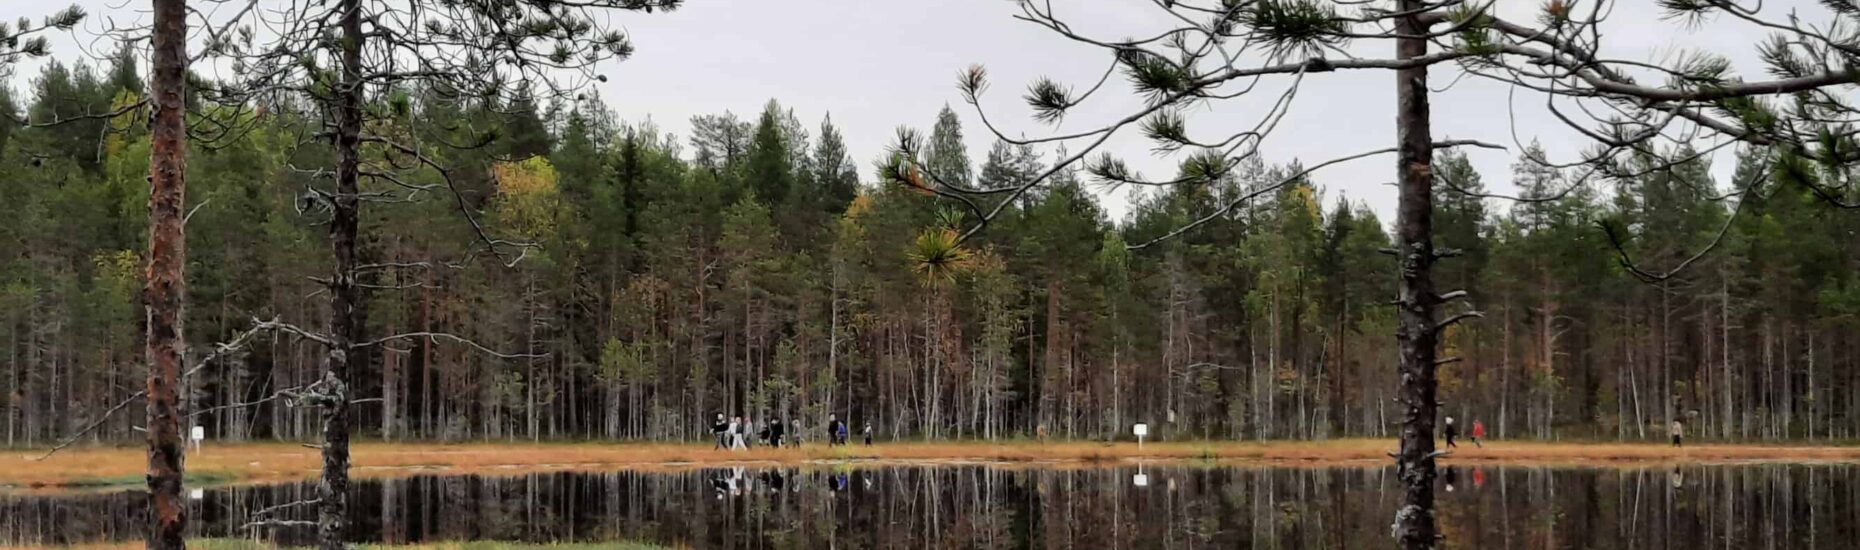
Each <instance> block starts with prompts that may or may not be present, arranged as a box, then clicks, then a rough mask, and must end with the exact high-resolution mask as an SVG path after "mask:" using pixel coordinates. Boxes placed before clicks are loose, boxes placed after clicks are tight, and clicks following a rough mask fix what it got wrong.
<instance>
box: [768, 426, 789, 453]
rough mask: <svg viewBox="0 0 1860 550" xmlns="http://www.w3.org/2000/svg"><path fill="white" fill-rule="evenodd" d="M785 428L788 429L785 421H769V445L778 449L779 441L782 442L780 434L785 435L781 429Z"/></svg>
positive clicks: (779, 446)
mask: <svg viewBox="0 0 1860 550" xmlns="http://www.w3.org/2000/svg"><path fill="white" fill-rule="evenodd" d="M786 429H788V423H787V422H782V421H780V420H776V421H774V422H770V423H769V446H771V447H774V448H777V449H780V448H781V443H782V436H784V435H786V434H783V433H782V431H783V430H786Z"/></svg>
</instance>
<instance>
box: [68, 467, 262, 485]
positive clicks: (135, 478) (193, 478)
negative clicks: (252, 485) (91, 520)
mask: <svg viewBox="0 0 1860 550" xmlns="http://www.w3.org/2000/svg"><path fill="white" fill-rule="evenodd" d="M238 479H239V476H238V475H236V474H233V473H232V472H223V471H218V470H199V471H189V472H187V478H186V480H185V481H184V483H186V484H188V485H196V486H198V485H218V484H223V483H231V482H233V481H238ZM147 484H148V476H147V474H136V475H123V476H99V477H81V478H77V479H73V480H71V481H66V482H64V483H57V484H55V485H57V486H60V487H71V488H74V489H96V488H105V487H140V486H143V485H147Z"/></svg>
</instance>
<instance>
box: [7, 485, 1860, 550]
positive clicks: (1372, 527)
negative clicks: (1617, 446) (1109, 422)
mask: <svg viewBox="0 0 1860 550" xmlns="http://www.w3.org/2000/svg"><path fill="white" fill-rule="evenodd" d="M1440 483H1441V487H1440V491H1439V499H1440V509H1439V513H1440V517H1441V521H1442V524H1443V527H1444V530H1445V532H1446V534H1447V540H1446V546H1447V547H1448V548H1505V549H1513V548H1516V549H1553V548H1555V549H1562V548H1597V549H1600V548H1649V549H1670V548H1684V549H1688V550H1702V549H1708V548H1804V549H1823V548H1830V549H1831V548H1842V549H1847V548H1853V547H1854V546H1853V545H1854V541H1855V540H1860V465H1854V464H1755V465H1727V466H1681V467H1656V468H1632V469H1614V468H1540V467H1476V466H1456V467H1452V468H1449V469H1448V470H1447V471H1446V472H1444V473H1443V475H1442V476H1441V479H1440ZM1395 488H1396V480H1395V478H1394V475H1393V470H1391V469H1381V468H1363V467H1359V468H1255V467H1206V466H1191V465H1182V464H1172V465H1165V466H1148V467H1142V468H1141V469H1139V468H1138V467H1134V466H1118V467H1098V468H1057V469H1030V468H998V467H989V466H972V465H971V466H914V467H885V468H843V467H842V468H829V467H806V468H776V469H755V468H749V469H742V468H716V469H701V470H691V471H683V472H671V473H648V472H549V473H534V474H526V475H515V476H508V477H485V476H415V477H409V478H401V479H392V480H370V481H361V482H358V483H356V484H355V485H354V487H353V490H354V493H353V495H352V496H351V502H352V503H354V507H353V509H352V514H353V516H352V523H351V527H350V528H351V530H352V533H351V535H352V536H351V539H352V540H355V541H370V542H392V543H404V542H421V541H433V540H487V539H496V540H521V541H535V542H544V541H604V540H635V541H648V542H659V543H667V544H677V545H686V546H689V547H691V548H697V549H738V548H744V549H750V548H753V549H777V550H779V549H790V548H793V549H802V548H885V549H900V550H907V549H920V548H985V549H986V548H1000V549H1009V548H1044V549H1074V548H1078V549H1083V548H1112V549H1124V548H1128V549H1196V548H1268V549H1278V548H1286V549H1292V548H1381V547H1389V546H1390V544H1391V543H1390V542H1389V538H1388V537H1389V522H1390V518H1391V517H1392V515H1393V512H1394V509H1395V506H1396V505H1397V503H1398V501H1399V499H1400V497H1399V495H1398V493H1397V492H1396V491H1395ZM313 494H314V488H313V486H311V485H309V484H296V485H271V486H255V487H232V488H222V489H211V490H207V491H204V492H203V493H201V494H200V495H199V498H198V500H196V501H195V502H194V503H193V505H194V506H195V509H194V511H193V517H194V518H196V519H197V520H198V521H197V522H196V523H195V524H193V525H192V526H191V527H193V528H194V529H195V535H196V536H209V537H239V536H250V535H251V530H250V529H247V528H246V527H245V525H246V524H247V523H249V522H250V521H251V519H252V514H253V513H254V512H256V511H258V510H260V509H263V508H266V507H269V506H274V505H277V504H281V503H286V502H292V501H295V500H299V499H305V498H309V497H311V496H312V495H313ZM143 506H144V500H143V496H142V494H141V493H140V492H133V491H131V492H117V493H99V494H81V495H61V496H44V495H5V496H0V543H4V544H9V545H52V544H75V543H92V542H106V541H120V540H133V539H137V538H139V537H140V536H141V532H142V521H143V520H142V513H143V512H142V508H143ZM309 514H310V512H309V511H308V510H301V511H299V512H298V513H297V515H295V516H294V517H296V518H298V519H308V518H309ZM264 533H265V534H264V535H263V536H265V537H267V538H272V539H274V540H277V541H278V542H282V543H286V544H301V543H307V542H310V538H311V537H312V533H310V532H309V530H308V529H303V528H297V529H295V530H293V529H290V528H284V529H269V530H266V531H265V532H264Z"/></svg>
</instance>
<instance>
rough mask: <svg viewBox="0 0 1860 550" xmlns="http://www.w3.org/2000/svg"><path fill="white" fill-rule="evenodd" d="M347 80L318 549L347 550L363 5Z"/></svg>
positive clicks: (357, 320) (354, 20)
mask: <svg viewBox="0 0 1860 550" xmlns="http://www.w3.org/2000/svg"><path fill="white" fill-rule="evenodd" d="M338 9H339V10H340V12H341V14H342V20H341V29H342V40H341V41H340V42H339V43H340V45H341V46H340V47H341V63H342V81H341V83H340V84H338V87H337V88H336V90H335V91H334V93H335V94H336V97H335V102H334V103H335V107H336V108H335V113H334V115H335V120H336V152H337V155H338V162H337V165H336V196H335V200H334V201H333V202H334V208H333V213H332V214H333V215H332V217H331V219H330V222H329V241H330V248H331V252H332V253H333V255H334V256H335V259H336V266H335V268H336V273H335V276H334V277H331V278H330V284H329V287H330V288H329V294H330V328H331V329H332V330H331V331H330V338H331V340H332V341H333V342H334V345H333V346H331V349H330V352H329V359H328V365H327V367H326V370H325V372H324V374H323V382H324V384H325V385H326V386H327V387H326V388H325V392H326V394H327V395H326V397H327V399H325V400H323V479H322V480H321V482H319V483H318V484H317V499H318V504H317V545H318V547H320V548H322V549H323V550H342V549H343V548H344V544H343V535H344V532H345V531H347V525H348V521H347V514H348V508H349V506H348V504H349V502H348V498H349V398H350V396H349V392H348V387H347V385H348V382H349V380H350V376H349V373H350V370H351V369H350V367H351V362H352V360H353V359H354V358H355V356H356V355H357V354H356V352H357V351H358V349H357V348H356V344H357V343H358V342H361V341H362V329H363V327H362V319H361V287H359V286H357V285H356V280H355V278H356V243H355V241H356V236H357V233H359V231H360V214H361V213H360V209H361V196H360V179H361V145H362V143H361V140H362V77H361V74H362V41H363V40H364V39H365V37H364V35H363V34H362V19H361V18H362V9H361V0H342V4H341V6H340V7H339V8H338Z"/></svg>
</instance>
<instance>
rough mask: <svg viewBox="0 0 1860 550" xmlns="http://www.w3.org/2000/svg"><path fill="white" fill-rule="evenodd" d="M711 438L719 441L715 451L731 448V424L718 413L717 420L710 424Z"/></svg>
mask: <svg viewBox="0 0 1860 550" xmlns="http://www.w3.org/2000/svg"><path fill="white" fill-rule="evenodd" d="M710 436H711V438H712V439H715V440H717V446H716V447H715V449H729V448H730V422H729V421H727V420H724V419H723V413H717V420H716V421H715V422H712V423H711V424H710Z"/></svg>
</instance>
